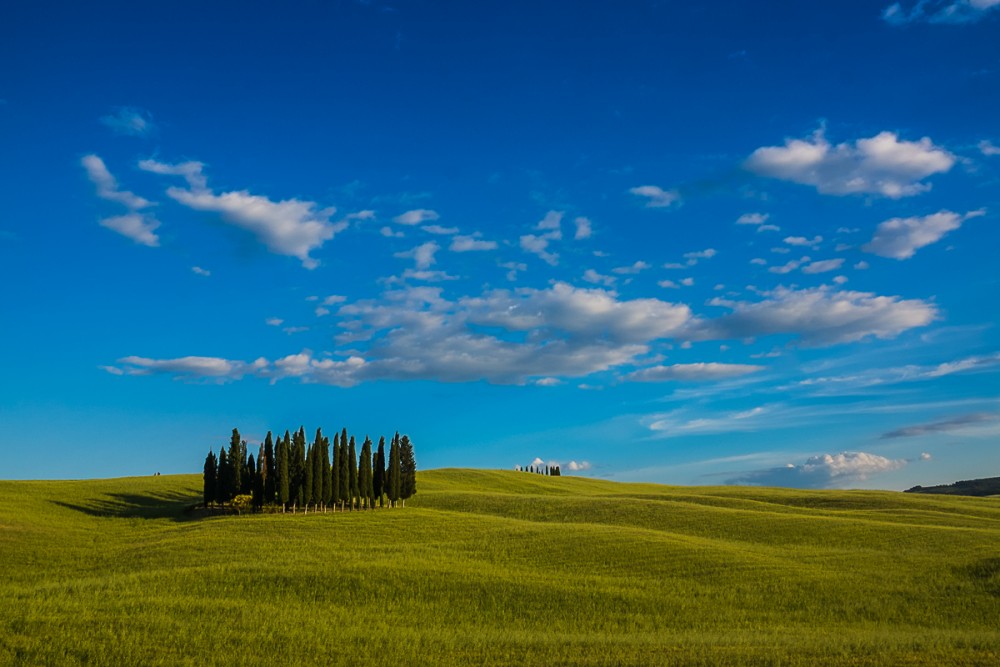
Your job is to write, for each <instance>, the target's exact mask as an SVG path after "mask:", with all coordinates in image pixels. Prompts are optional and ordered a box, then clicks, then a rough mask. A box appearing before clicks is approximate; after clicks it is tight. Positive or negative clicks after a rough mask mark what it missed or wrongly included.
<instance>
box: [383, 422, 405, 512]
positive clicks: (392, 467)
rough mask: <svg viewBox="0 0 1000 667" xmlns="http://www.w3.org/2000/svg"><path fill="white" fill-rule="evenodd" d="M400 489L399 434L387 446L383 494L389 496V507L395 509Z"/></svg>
mask: <svg viewBox="0 0 1000 667" xmlns="http://www.w3.org/2000/svg"><path fill="white" fill-rule="evenodd" d="M401 488H402V483H401V481H400V467H399V433H396V435H394V436H393V438H392V444H391V445H390V446H389V466H388V468H387V470H386V474H385V494H386V495H387V496H389V506H390V507H395V506H396V502H397V501H398V500H399V493H400V490H401Z"/></svg>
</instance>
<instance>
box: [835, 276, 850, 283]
mask: <svg viewBox="0 0 1000 667" xmlns="http://www.w3.org/2000/svg"><path fill="white" fill-rule="evenodd" d="M847 280H848V278H847V276H834V277H833V282H834V283H836V284H837V285H843V284H844V283H846V282H847Z"/></svg>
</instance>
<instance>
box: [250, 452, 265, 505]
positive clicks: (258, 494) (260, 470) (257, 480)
mask: <svg viewBox="0 0 1000 667" xmlns="http://www.w3.org/2000/svg"><path fill="white" fill-rule="evenodd" d="M264 457H265V454H264V445H261V446H260V448H259V449H258V450H257V474H256V475H254V476H253V489H252V494H253V507H254V509H255V510H257V511H258V512H259V511H261V509H263V508H264V481H265V479H266V477H267V467H266V466H265V465H264Z"/></svg>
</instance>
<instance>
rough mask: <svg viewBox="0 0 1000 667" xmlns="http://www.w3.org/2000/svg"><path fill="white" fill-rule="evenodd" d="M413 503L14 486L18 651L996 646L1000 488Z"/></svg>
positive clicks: (382, 656)
mask: <svg viewBox="0 0 1000 667" xmlns="http://www.w3.org/2000/svg"><path fill="white" fill-rule="evenodd" d="M418 479H419V481H418V484H419V493H418V495H417V496H416V497H415V498H413V499H412V500H411V501H410V502H408V503H407V507H406V508H405V509H399V510H391V511H390V510H382V511H377V512H368V513H353V514H352V513H346V514H326V515H309V516H301V515H299V516H295V517H293V516H287V515H286V516H282V515H260V516H243V517H235V516H216V517H210V518H201V519H194V518H190V517H189V516H188V515H185V514H184V513H183V509H184V507H185V506H186V505H190V504H192V503H193V502H195V501H196V500H197V497H198V495H199V492H200V478H199V477H198V476H195V475H185V476H169V477H167V476H164V477H150V478H130V479H116V480H97V481H75V482H0V563H2V564H3V577H2V578H0V664H53V665H56V664H119V665H157V664H162V665H185V664H186V665H206V664H219V665H229V664H247V665H256V664H259V665H267V664H299V665H302V664H373V665H379V664H382V665H420V664H463V663H467V664H537V665H558V664H565V665H586V664H592V665H608V664H635V665H664V664H685V665H698V664H703V665H713V664H720V663H722V664H724V663H735V664H760V665H778V664H781V665H797V664H802V665H805V664H809V665H814V664H849V665H869V664H871V665H942V664H963V665H964V664H970V665H975V664H982V665H995V664H1000V630H998V624H997V619H998V618H1000V502H998V501H997V500H996V499H979V498H958V497H947V496H922V495H913V494H906V495H903V494H899V493H884V492H869V491H852V492H809V491H793V490H780V489H756V488H754V489H748V488H732V487H719V488H709V487H702V488H679V487H664V486H657V485H650V484H617V483H613V482H606V481H598V480H589V479H580V478H573V477H562V478H551V477H542V476H535V475H528V474H523V473H514V472H492V471H474V470H435V471H429V472H424V473H420V475H419V478H418Z"/></svg>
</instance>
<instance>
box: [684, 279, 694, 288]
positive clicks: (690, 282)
mask: <svg viewBox="0 0 1000 667" xmlns="http://www.w3.org/2000/svg"><path fill="white" fill-rule="evenodd" d="M681 285H684V287H691V285H694V278H683V279H682V280H681Z"/></svg>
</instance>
